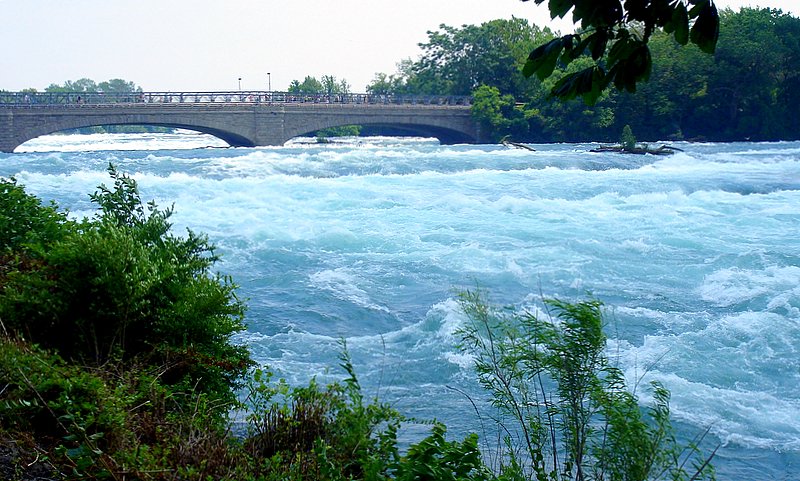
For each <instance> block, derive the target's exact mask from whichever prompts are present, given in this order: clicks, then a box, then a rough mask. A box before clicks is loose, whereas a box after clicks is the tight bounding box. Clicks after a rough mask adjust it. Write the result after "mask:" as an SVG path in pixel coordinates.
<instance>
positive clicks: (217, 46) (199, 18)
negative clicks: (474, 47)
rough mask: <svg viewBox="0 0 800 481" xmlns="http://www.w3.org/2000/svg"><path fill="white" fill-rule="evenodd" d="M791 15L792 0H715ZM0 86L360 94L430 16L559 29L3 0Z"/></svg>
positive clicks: (515, 11)
mask: <svg viewBox="0 0 800 481" xmlns="http://www.w3.org/2000/svg"><path fill="white" fill-rule="evenodd" d="M716 3H717V6H718V7H719V8H725V7H731V8H734V9H738V8H739V7H741V6H761V7H771V8H780V9H782V10H783V11H784V12H785V13H791V14H793V15H796V16H797V15H800V8H799V7H798V0H718V1H717V2H716ZM0 12H2V19H3V26H2V28H0V89H4V90H20V89H23V88H28V87H33V88H36V89H38V90H43V89H44V88H45V87H47V86H48V85H50V84H51V83H58V84H62V83H64V81H66V80H77V79H79V78H83V77H88V78H91V79H93V80H95V81H97V82H100V81H103V80H109V79H112V78H122V79H125V80H128V81H133V82H135V83H136V84H137V85H139V86H141V87H142V88H143V89H144V90H149V91H189V90H192V91H196V90H236V89H238V88H239V80H238V79H239V78H240V77H241V79H242V80H241V87H242V89H244V90H248V89H253V90H264V89H266V88H267V81H268V76H267V72H269V73H270V74H271V75H270V77H271V81H272V88H273V90H284V89H286V87H287V86H288V85H289V82H291V81H292V80H294V79H298V80H302V79H303V78H304V77H305V76H306V75H313V76H316V77H320V76H322V75H334V76H336V77H337V78H339V79H342V78H344V79H347V80H348V82H349V83H350V84H351V86H352V89H353V91H356V92H363V91H364V89H365V87H366V85H367V84H368V83H369V82H370V81H371V80H372V78H373V77H374V74H375V73H376V72H385V73H394V72H395V71H396V64H397V62H399V61H400V60H402V59H404V58H412V59H416V58H417V56H418V55H419V48H418V47H417V44H418V43H420V42H425V41H426V40H427V35H426V32H427V31H428V30H435V29H437V28H438V26H439V24H442V23H444V24H447V25H451V26H461V25H464V24H479V23H481V22H484V21H487V20H492V19H495V18H510V17H511V16H512V15H513V16H516V17H521V18H526V19H528V20H529V21H530V22H532V23H535V24H537V25H539V26H542V27H543V26H550V27H551V28H554V29H556V30H561V31H562V32H566V31H571V30H572V27H571V23H568V22H565V21H563V20H559V21H558V22H553V21H551V20H550V16H549V13H548V11H547V9H546V8H545V7H544V6H537V5H535V4H534V3H533V1H530V2H526V3H523V2H521V1H520V0H453V1H443V0H403V1H393V2H386V1H383V2H381V1H378V0H339V1H331V0H293V1H289V0H225V1H213V0H0Z"/></svg>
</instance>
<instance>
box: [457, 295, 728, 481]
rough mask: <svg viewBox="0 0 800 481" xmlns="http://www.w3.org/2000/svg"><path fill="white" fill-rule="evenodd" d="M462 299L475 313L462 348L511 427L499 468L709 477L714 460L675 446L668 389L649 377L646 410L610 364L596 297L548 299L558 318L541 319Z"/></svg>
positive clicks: (541, 475)
mask: <svg viewBox="0 0 800 481" xmlns="http://www.w3.org/2000/svg"><path fill="white" fill-rule="evenodd" d="M461 301H462V306H463V308H464V311H465V312H466V313H467V315H468V316H469V318H470V320H471V324H470V325H469V326H467V327H466V328H464V329H463V330H462V331H461V333H460V334H461V338H462V349H463V350H464V351H465V352H468V353H470V354H472V355H473V356H474V358H475V367H476V370H477V373H478V379H479V381H480V383H481V385H482V386H483V387H484V388H485V389H486V390H487V391H488V393H489V394H490V396H491V402H492V405H493V406H494V407H496V408H497V409H498V410H499V413H500V414H501V416H500V417H498V418H497V421H498V423H499V424H500V425H501V426H502V427H503V430H504V431H505V432H506V433H509V436H508V438H507V442H506V444H507V446H508V448H509V449H508V452H507V465H504V466H500V471H507V472H509V473H515V474H516V477H512V479H516V478H519V477H522V479H524V478H528V477H529V478H534V479H536V480H538V481H545V480H551V481H562V480H576V481H582V480H588V479H611V480H626V481H628V480H630V481H634V480H637V481H644V480H651V479H661V478H663V477H664V476H667V477H668V479H674V480H679V479H689V478H690V477H691V479H707V478H713V469H712V468H711V466H710V464H709V461H710V457H708V458H704V457H703V456H702V454H701V453H700V451H699V449H698V447H697V446H695V445H690V446H687V447H681V446H679V445H678V444H677V443H676V441H675V438H674V436H673V431H672V426H671V423H670V418H669V392H668V391H667V390H666V389H665V388H664V387H663V386H661V385H660V384H658V383H657V382H653V383H651V388H652V389H653V398H654V404H653V405H652V406H650V407H647V408H645V409H642V408H641V407H640V406H639V403H638V398H637V396H636V395H635V393H633V392H631V391H629V390H628V388H627V386H626V383H625V379H624V376H623V373H622V372H621V371H620V370H619V369H618V368H617V367H615V366H613V365H612V363H611V362H610V361H609V359H608V357H607V356H606V354H605V347H606V337H605V335H604V333H603V328H604V321H603V316H602V310H601V307H602V304H601V303H600V302H598V301H594V300H590V301H584V302H577V303H567V302H562V301H558V300H549V301H546V306H547V307H548V309H550V310H552V313H553V314H554V315H555V317H551V314H550V311H548V315H547V317H546V318H545V319H541V318H540V317H539V316H537V315H534V314H532V313H528V312H525V313H522V314H519V313H516V312H513V311H501V310H498V309H495V308H492V307H490V306H489V305H488V304H487V302H486V301H485V299H484V297H483V295H482V294H481V293H479V292H478V293H475V292H466V293H464V294H462V296H461ZM508 420H510V423H509V421H508ZM512 433H515V434H516V433H518V435H519V438H518V439H519V441H517V438H512V437H511V434H512ZM712 456H713V453H712ZM690 461H691V462H690ZM504 464H505V463H504Z"/></svg>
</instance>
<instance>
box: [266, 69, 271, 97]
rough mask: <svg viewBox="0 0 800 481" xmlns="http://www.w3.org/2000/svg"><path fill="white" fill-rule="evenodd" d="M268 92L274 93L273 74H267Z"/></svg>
mask: <svg viewBox="0 0 800 481" xmlns="http://www.w3.org/2000/svg"><path fill="white" fill-rule="evenodd" d="M267 91H268V92H272V74H271V73H270V72H267Z"/></svg>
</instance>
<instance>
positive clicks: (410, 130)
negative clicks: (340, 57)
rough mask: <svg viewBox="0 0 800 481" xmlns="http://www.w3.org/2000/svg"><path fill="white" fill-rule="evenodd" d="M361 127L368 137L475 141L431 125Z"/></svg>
mask: <svg viewBox="0 0 800 481" xmlns="http://www.w3.org/2000/svg"><path fill="white" fill-rule="evenodd" d="M349 125H354V124H337V125H329V126H327V127H322V128H320V129H316V130H309V131H307V132H303V133H301V134H299V135H296V136H295V137H305V136H310V135H313V134H314V133H315V132H317V131H319V130H324V129H329V128H335V127H346V126H349ZM358 126H359V127H362V132H365V131H366V132H368V135H385V136H397V137H432V138H436V139H438V140H439V142H440V143H441V144H446V145H447V144H471V143H475V142H476V141H477V139H476V138H475V137H473V136H472V135H470V134H469V133H465V132H461V131H459V130H454V129H448V128H443V127H437V126H432V125H416V124H399V123H398V124H393V123H382V122H372V123H362V124H358Z"/></svg>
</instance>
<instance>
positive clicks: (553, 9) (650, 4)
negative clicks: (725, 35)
mask: <svg viewBox="0 0 800 481" xmlns="http://www.w3.org/2000/svg"><path fill="white" fill-rule="evenodd" d="M522 1H528V0H522ZM534 2H535V3H536V4H537V5H541V4H542V3H544V0H534ZM548 7H549V9H550V15H551V17H552V18H556V17H561V18H564V17H565V16H566V15H567V13H569V12H570V11H572V20H573V22H575V23H576V24H579V25H580V30H579V32H577V33H574V34H569V35H564V36H562V37H559V38H556V39H553V40H551V41H549V42H547V43H545V44H543V45H540V46H539V47H537V48H536V49H534V50H533V51H532V52H531V53H530V55H529V56H528V60H527V62H526V63H525V66H524V67H523V70H522V72H523V74H524V75H525V76H526V77H531V76H533V75H536V76H537V77H539V78H540V79H542V80H544V79H545V78H547V77H549V76H550V75H552V73H553V71H554V70H555V68H556V65H558V64H560V65H562V66H567V65H569V64H570V63H571V62H572V61H573V60H575V59H577V58H579V57H586V56H588V57H591V58H592V60H594V65H592V66H590V67H586V68H583V69H581V70H579V71H577V72H572V73H568V74H566V75H564V77H562V78H561V79H560V80H559V81H558V82H557V83H556V84H555V86H554V87H553V89H552V91H551V94H552V95H553V96H555V97H559V98H562V99H573V98H575V97H577V96H582V97H583V99H584V101H585V102H586V103H587V104H590V105H593V104H594V103H595V102H596V101H597V99H598V98H600V95H601V94H602V92H603V91H604V90H605V89H606V88H608V87H609V86H610V85H612V84H613V85H614V87H616V88H617V90H628V91H630V92H635V91H636V84H637V83H639V82H641V81H646V80H648V79H649V78H650V72H651V70H652V66H653V60H652V58H651V56H650V49H649V48H648V45H647V43H648V41H649V40H650V36H651V35H652V34H653V32H654V31H655V30H656V29H663V30H664V32H666V33H667V34H670V35H672V36H673V37H674V38H675V40H676V41H677V42H678V43H679V44H681V45H686V44H688V43H689V42H690V41H691V43H693V44H695V45H697V46H698V47H699V48H700V50H702V51H703V52H706V53H714V50H715V49H716V46H717V39H718V37H719V14H718V12H717V7H716V6H715V5H714V2H713V0H672V1H665V0H625V1H624V2H623V1H621V0H601V1H598V0H550V1H549V3H548Z"/></svg>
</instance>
